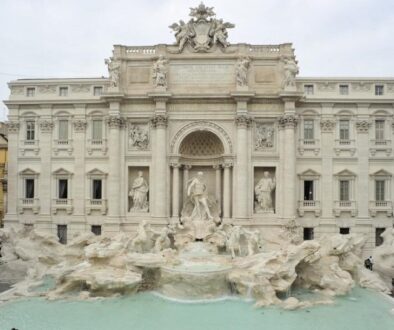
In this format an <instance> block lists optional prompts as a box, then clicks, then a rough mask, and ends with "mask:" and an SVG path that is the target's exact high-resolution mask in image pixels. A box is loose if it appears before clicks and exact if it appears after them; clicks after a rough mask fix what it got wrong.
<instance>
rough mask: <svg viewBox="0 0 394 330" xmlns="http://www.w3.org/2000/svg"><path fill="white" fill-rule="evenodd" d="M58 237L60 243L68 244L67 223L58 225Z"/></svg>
mask: <svg viewBox="0 0 394 330" xmlns="http://www.w3.org/2000/svg"><path fill="white" fill-rule="evenodd" d="M57 237H58V238H59V243H61V244H67V225H57Z"/></svg>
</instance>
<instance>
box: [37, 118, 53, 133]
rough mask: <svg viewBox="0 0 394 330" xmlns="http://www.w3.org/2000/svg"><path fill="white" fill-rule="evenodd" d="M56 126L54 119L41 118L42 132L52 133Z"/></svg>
mask: <svg viewBox="0 0 394 330" xmlns="http://www.w3.org/2000/svg"><path fill="white" fill-rule="evenodd" d="M53 127H54V123H53V121H52V120H41V121H40V130H41V132H42V133H50V132H52V129H53Z"/></svg>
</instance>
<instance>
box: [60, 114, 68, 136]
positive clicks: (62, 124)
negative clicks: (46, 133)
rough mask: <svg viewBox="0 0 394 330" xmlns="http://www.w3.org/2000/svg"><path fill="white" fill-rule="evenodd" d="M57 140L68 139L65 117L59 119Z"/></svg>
mask: <svg viewBox="0 0 394 330" xmlns="http://www.w3.org/2000/svg"><path fill="white" fill-rule="evenodd" d="M59 140H61V141H67V140H68V120H66V119H61V120H59Z"/></svg>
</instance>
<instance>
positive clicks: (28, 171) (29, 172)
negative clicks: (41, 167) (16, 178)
mask: <svg viewBox="0 0 394 330" xmlns="http://www.w3.org/2000/svg"><path fill="white" fill-rule="evenodd" d="M39 174H40V173H38V172H36V171H34V170H32V169H31V168H26V169H24V170H23V171H20V172H19V175H21V176H38V175H39Z"/></svg>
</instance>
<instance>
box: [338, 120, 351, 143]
mask: <svg viewBox="0 0 394 330" xmlns="http://www.w3.org/2000/svg"><path fill="white" fill-rule="evenodd" d="M349 128H350V122H349V120H340V121H339V139H340V140H349V138H350V134H349V131H350V129H349Z"/></svg>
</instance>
